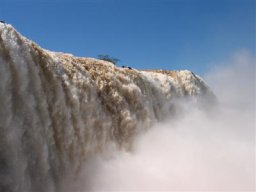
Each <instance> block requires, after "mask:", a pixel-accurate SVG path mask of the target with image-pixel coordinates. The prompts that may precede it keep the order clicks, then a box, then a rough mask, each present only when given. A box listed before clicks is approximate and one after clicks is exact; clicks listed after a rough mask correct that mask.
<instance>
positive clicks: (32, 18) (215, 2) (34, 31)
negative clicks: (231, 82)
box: [0, 0, 256, 75]
mask: <svg viewBox="0 0 256 192" xmlns="http://www.w3.org/2000/svg"><path fill="white" fill-rule="evenodd" d="M0 20H5V21H6V22H7V23H10V24H12V25H13V26H14V27H15V28H16V29H17V30H18V31H19V32H20V33H22V34H23V35H24V36H26V37H27V38H29V39H31V40H33V41H35V42H36V43H37V44H39V45H40V46H41V47H43V48H46V49H49V50H52V51H60V52H67V53H72V54H73V55H75V56H81V57H97V56H98V55H99V54H109V55H110V56H112V57H115V58H118V59H120V62H119V63H118V65H119V66H121V65H127V66H131V67H134V68H137V69H167V70H177V69H178V70H180V69H188V70H192V71H193V72H195V73H197V74H200V75H202V74H204V73H205V72H206V71H208V70H209V69H210V68H211V67H212V66H213V65H215V64H216V63H219V62H220V61H225V60H228V59H229V58H230V56H232V54H234V53H236V52H239V51H240V50H246V51H248V52H250V53H251V54H252V55H256V49H255V44H256V37H255V34H256V3H255V0H0Z"/></svg>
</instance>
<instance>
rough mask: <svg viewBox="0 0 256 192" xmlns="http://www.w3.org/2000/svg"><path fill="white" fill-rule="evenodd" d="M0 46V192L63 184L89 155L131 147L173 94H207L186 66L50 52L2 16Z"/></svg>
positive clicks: (32, 191)
mask: <svg viewBox="0 0 256 192" xmlns="http://www.w3.org/2000/svg"><path fill="white" fill-rule="evenodd" d="M0 45H1V46H0V106H1V108H0V138H1V140H0V191H1V192H2V191H4V192H5V191H6V192H7V191H8V192H9V191H10V192H55V191H65V189H67V188H68V187H69V186H71V185H72V183H73V180H76V179H77V175H78V174H80V171H81V168H82V167H83V166H84V165H85V164H86V162H87V161H89V159H90V158H91V157H93V156H94V155H95V154H102V153H107V152H108V151H109V150H110V148H115V149H118V150H125V151H130V150H132V149H133V148H134V140H135V139H136V137H137V136H138V135H140V134H142V133H143V132H144V131H145V130H147V129H148V128H149V127H151V126H152V125H153V124H154V123H156V122H157V121H160V120H164V119H165V118H166V117H168V115H169V114H170V113H171V114H172V115H173V114H174V111H175V109H176V104H175V102H173V101H175V100H174V99H175V98H181V97H183V96H185V95H186V96H188V97H192V98H193V100H194V101H195V102H197V100H201V99H203V95H205V94H206V95H208V96H211V97H213V95H212V94H211V92H209V90H208V88H207V86H206V85H205V84H204V82H203V81H202V80H201V79H200V78H199V77H197V76H195V75H194V74H193V73H191V72H189V71H178V72H173V75H166V74H161V73H157V72H140V71H137V70H135V69H134V70H128V69H122V68H118V67H115V66H113V65H112V64H110V63H108V62H104V61H99V60H96V59H92V58H75V57H73V56H72V55H68V54H63V53H54V52H50V51H47V50H44V49H42V48H40V47H39V46H38V45H36V44H35V43H33V42H31V41H29V40H28V39H26V38H24V37H22V36H21V35H20V34H19V33H18V32H16V31H15V29H14V28H13V27H12V26H11V25H8V24H2V23H0ZM196 96H198V97H196ZM69 191H73V189H70V190H69Z"/></svg>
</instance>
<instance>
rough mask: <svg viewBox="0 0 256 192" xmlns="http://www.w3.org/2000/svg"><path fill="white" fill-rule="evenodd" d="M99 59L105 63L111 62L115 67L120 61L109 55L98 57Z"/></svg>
mask: <svg viewBox="0 0 256 192" xmlns="http://www.w3.org/2000/svg"><path fill="white" fill-rule="evenodd" d="M98 59H100V60H103V61H109V62H111V63H113V64H114V65H116V64H117V63H118V62H119V61H120V60H119V59H117V58H114V57H110V56H109V55H107V54H100V55H98Z"/></svg>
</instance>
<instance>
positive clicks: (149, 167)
mask: <svg viewBox="0 0 256 192" xmlns="http://www.w3.org/2000/svg"><path fill="white" fill-rule="evenodd" d="M204 79H205V80H206V82H207V83H208V84H209V85H210V87H211V88H212V90H213V91H214V93H215V94H216V96H217V97H218V99H219V105H218V106H216V107H215V108H214V109H211V110H209V111H207V110H205V109H201V108H198V107H197V106H195V105H193V104H191V103H189V102H188V103H186V104H185V105H183V111H184V113H182V116H179V117H177V118H176V119H171V118H170V119H171V120H168V121H166V122H163V123H159V124H157V125H156V126H154V127H153V128H151V129H150V130H149V131H148V132H147V133H146V134H144V135H142V136H139V137H138V139H137V141H136V143H135V146H136V147H135V149H134V151H133V152H131V153H126V152H116V153H112V154H111V155H112V156H111V158H109V157H108V158H106V157H96V158H94V159H91V160H90V161H89V162H87V164H86V165H85V168H84V170H83V176H82V177H81V181H80V185H79V186H80V188H79V189H77V191H81V192H87V191H178V190H186V191H190V190H194V191H210V190H211V191H225V190H229V191H235V190H240V191H253V190H255V120H254V119H255V102H254V100H255V59H254V58H253V57H252V56H251V55H250V54H249V53H247V52H246V51H243V52H240V53H238V54H236V55H235V56H234V58H232V59H231V60H230V61H229V62H227V63H224V64H221V65H217V67H216V68H214V69H212V70H211V72H210V73H209V74H206V75H205V77H204Z"/></svg>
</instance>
